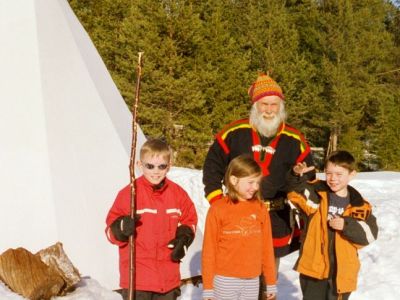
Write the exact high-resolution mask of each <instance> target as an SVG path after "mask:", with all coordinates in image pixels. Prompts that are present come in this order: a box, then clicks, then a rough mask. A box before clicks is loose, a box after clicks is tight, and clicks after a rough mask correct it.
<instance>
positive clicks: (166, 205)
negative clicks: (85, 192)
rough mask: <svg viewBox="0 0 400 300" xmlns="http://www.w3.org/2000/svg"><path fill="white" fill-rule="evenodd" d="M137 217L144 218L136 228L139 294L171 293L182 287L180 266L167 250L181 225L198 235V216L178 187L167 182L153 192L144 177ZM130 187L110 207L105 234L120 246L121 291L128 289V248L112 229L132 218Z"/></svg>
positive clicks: (138, 191)
mask: <svg viewBox="0 0 400 300" xmlns="http://www.w3.org/2000/svg"><path fill="white" fill-rule="evenodd" d="M135 184H136V213H137V214H138V215H140V216H141V218H140V221H139V222H138V223H137V224H136V231H137V236H136V238H135V251H136V253H135V255H136V264H135V275H136V285H135V288H136V290H142V291H153V292H157V293H165V292H168V291H170V290H172V289H174V288H176V287H178V286H179V284H180V272H179V263H176V262H173V261H172V260H171V251H172V250H171V249H169V248H168V247H167V244H168V242H169V241H170V240H172V239H173V238H174V237H175V231H176V228H177V227H178V226H179V225H187V226H189V227H191V228H192V229H193V232H195V231H196V225H197V214H196V210H195V207H194V205H193V202H192V201H191V199H190V198H189V196H188V194H187V193H186V192H185V191H184V190H183V188H181V187H180V186H179V185H177V184H176V183H174V182H172V181H171V180H168V179H165V184H164V186H163V187H162V188H161V189H159V190H153V186H152V185H151V183H149V182H148V181H147V180H146V179H145V178H144V177H143V176H141V177H139V178H138V179H137V180H136V181H135ZM129 212H130V186H129V185H128V186H126V187H125V188H124V189H122V190H121V191H120V192H119V193H118V195H117V198H116V199H115V201H114V204H113V206H112V207H111V209H110V211H109V213H108V215H107V219H106V223H107V228H106V234H107V237H108V239H109V240H110V242H111V243H113V244H115V245H118V246H119V271H120V286H121V288H128V287H129V244H128V242H120V241H118V240H116V239H115V237H114V236H113V234H112V232H111V230H110V225H111V224H112V223H113V222H114V221H115V220H116V219H117V218H119V217H120V216H126V215H129Z"/></svg>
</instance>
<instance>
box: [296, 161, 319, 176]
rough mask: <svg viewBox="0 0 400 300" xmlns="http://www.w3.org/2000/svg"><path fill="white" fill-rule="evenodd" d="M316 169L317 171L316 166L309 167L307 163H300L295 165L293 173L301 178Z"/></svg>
mask: <svg viewBox="0 0 400 300" xmlns="http://www.w3.org/2000/svg"><path fill="white" fill-rule="evenodd" d="M314 169H315V167H314V166H310V167H307V163H306V162H300V163H298V164H297V165H295V166H294V167H293V172H294V173H295V174H296V175H298V176H300V177H301V176H303V174H304V173H308V172H310V171H312V170H314Z"/></svg>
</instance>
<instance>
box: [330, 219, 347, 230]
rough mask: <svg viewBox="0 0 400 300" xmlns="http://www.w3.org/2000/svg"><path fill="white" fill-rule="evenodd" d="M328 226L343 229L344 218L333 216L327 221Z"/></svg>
mask: <svg viewBox="0 0 400 300" xmlns="http://www.w3.org/2000/svg"><path fill="white" fill-rule="evenodd" d="M328 224H329V226H330V227H331V228H332V229H335V230H340V231H341V230H343V228H344V219H343V218H341V217H338V216H335V217H333V218H332V219H330V220H329V222H328Z"/></svg>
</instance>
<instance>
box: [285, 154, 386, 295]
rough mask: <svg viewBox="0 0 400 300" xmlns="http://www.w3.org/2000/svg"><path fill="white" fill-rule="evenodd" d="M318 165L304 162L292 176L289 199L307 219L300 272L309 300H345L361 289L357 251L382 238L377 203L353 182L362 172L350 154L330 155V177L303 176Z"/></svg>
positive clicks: (302, 286) (290, 177) (297, 265)
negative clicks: (374, 207)
mask: <svg viewBox="0 0 400 300" xmlns="http://www.w3.org/2000/svg"><path fill="white" fill-rule="evenodd" d="M313 168H314V167H307V166H306V165H305V164H304V163H300V164H297V165H296V166H294V168H293V172H292V173H290V174H288V182H289V194H288V199H289V200H290V202H291V203H292V204H294V205H295V206H296V207H297V208H299V209H300V211H301V212H303V213H304V215H305V220H306V222H305V223H306V225H305V228H304V231H303V240H302V245H301V248H300V256H299V258H298V260H297V262H296V264H295V270H297V271H298V272H299V273H300V286H301V290H302V293H303V299H304V300H315V299H319V300H333V299H343V300H345V299H348V298H349V297H350V293H351V292H352V291H354V290H356V287H357V276H358V271H359V268H360V262H359V259H358V253H357V249H360V248H362V247H363V246H366V245H368V244H370V243H371V242H373V241H374V240H375V239H376V238H377V235H378V226H377V224H376V218H375V216H374V215H373V214H372V206H371V205H370V204H369V203H368V202H367V201H366V200H364V199H363V198H362V196H361V195H360V193H359V192H358V191H357V190H356V189H354V188H353V187H351V186H350V185H348V184H349V182H350V180H351V179H353V178H354V176H355V175H356V171H355V160H354V157H353V156H352V155H351V154H350V153H349V152H347V151H337V152H334V153H332V154H331V155H330V156H329V158H328V159H327V161H326V163H325V175H326V181H322V180H316V181H314V182H306V180H304V177H303V176H302V175H303V174H304V173H306V172H308V171H310V170H312V169H313Z"/></svg>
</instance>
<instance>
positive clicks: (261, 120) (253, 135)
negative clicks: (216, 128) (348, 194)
mask: <svg viewBox="0 0 400 300" xmlns="http://www.w3.org/2000/svg"><path fill="white" fill-rule="evenodd" d="M248 93H249V96H250V99H251V102H252V107H251V111H250V117H249V119H242V120H237V121H235V122H233V123H230V124H228V125H227V126H226V127H225V128H224V129H222V130H221V131H220V132H219V133H218V134H217V135H216V138H215V141H214V143H213V144H212V145H211V147H210V149H209V151H208V154H207V157H206V159H205V162H204V166H203V183H204V186H205V188H204V190H205V194H206V197H207V199H208V200H209V202H210V204H212V203H214V202H215V201H218V200H219V199H221V198H222V195H223V190H222V179H223V177H224V174H225V170H226V167H227V166H228V164H229V162H230V161H231V160H232V159H233V158H235V157H236V156H238V155H241V154H246V153H248V154H249V155H251V156H252V157H253V158H254V160H255V161H257V162H258V164H259V165H260V166H261V169H262V171H263V180H262V182H261V187H260V191H261V196H262V199H263V201H264V203H265V205H266V206H267V208H268V209H269V212H270V217H271V224H272V236H273V244H274V252H275V257H276V258H277V259H276V263H277V265H276V268H277V269H278V266H279V258H280V257H282V256H285V255H287V254H289V253H291V252H293V251H295V250H297V249H298V248H299V235H300V231H299V228H298V226H297V223H296V222H294V218H293V216H292V215H291V209H290V206H289V204H288V203H287V198H286V174H287V172H288V171H290V170H291V168H292V167H293V166H294V165H296V164H297V163H299V162H305V163H306V164H307V165H308V166H311V165H313V160H312V155H311V152H310V147H309V145H308V144H307V142H306V140H305V138H304V137H303V135H302V134H301V132H300V131H298V130H297V129H295V128H294V127H292V126H289V125H288V124H286V111H285V101H284V96H283V93H282V89H281V87H280V86H279V85H278V84H277V83H276V82H275V81H274V80H273V79H272V78H271V77H269V76H268V75H266V74H260V75H259V76H258V78H257V80H256V81H255V82H254V83H253V84H252V85H251V86H250V88H249V91H248ZM304 176H309V179H313V177H315V173H314V172H309V173H307V174H305V175H304Z"/></svg>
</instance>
